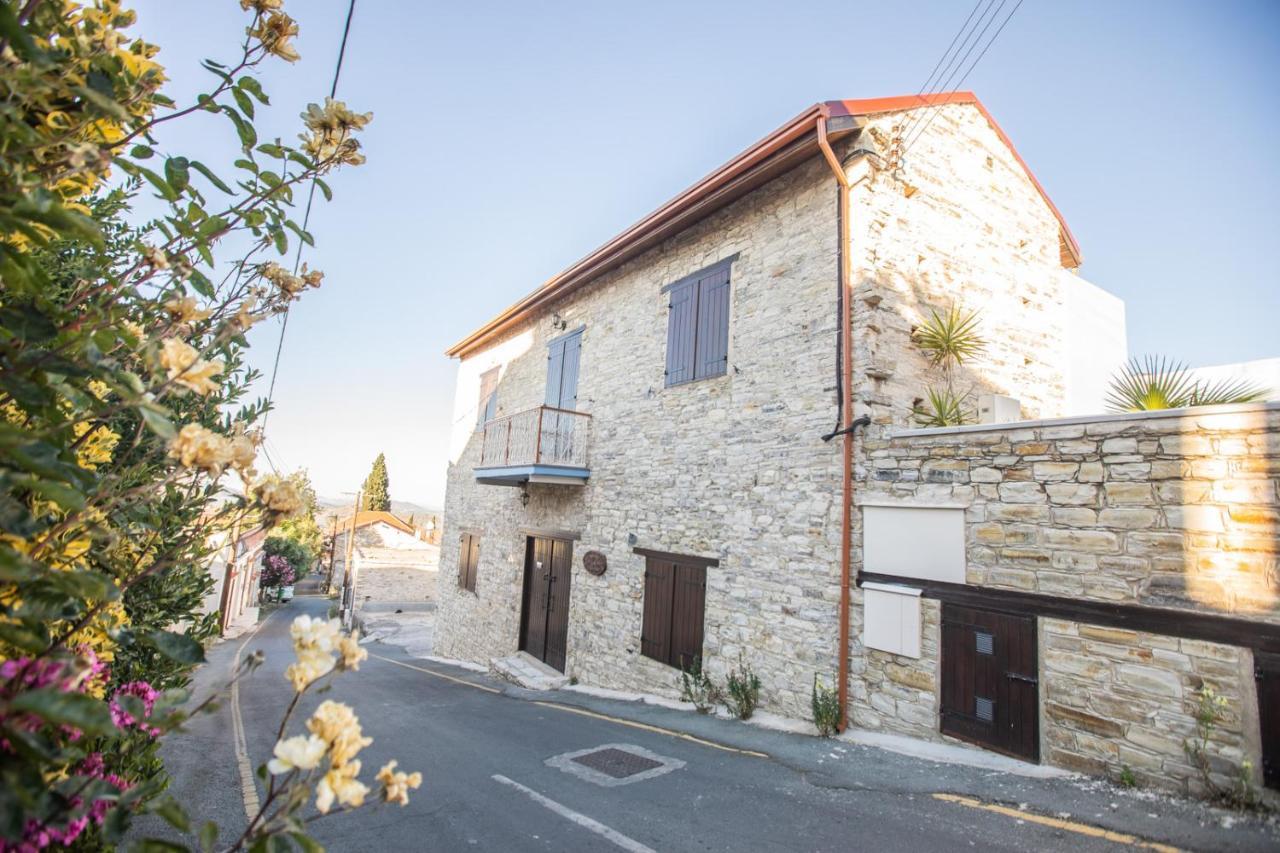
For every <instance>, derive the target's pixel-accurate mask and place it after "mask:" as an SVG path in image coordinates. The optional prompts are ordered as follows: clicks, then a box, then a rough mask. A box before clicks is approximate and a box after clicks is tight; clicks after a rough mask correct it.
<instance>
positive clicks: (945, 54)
mask: <svg viewBox="0 0 1280 853" xmlns="http://www.w3.org/2000/svg"><path fill="white" fill-rule="evenodd" d="M987 2H988V4H990V3H993V2H995V0H987ZM982 3H983V0H978V2H976V3H974V4H973V8H972V9H971V10H969V17H967V18H965V19H964V23H963V24H961V25H960V29H958V30H956V34H955V35H954V36H952V37H951V44H949V45H947V49H946V50H944V51H943V52H942V56H940V57H938V61H937V63H936V64H935V65H934V66H933V70H932V71H930V72H929V77H928V78H927V79H926V80H925V81H924V85H922V86H921V87H920V91H918V92H916V100H918V101H920V102H921V103H922V104H924V105H926V106H927V105H928V104H929V101H928V99H927V98H925V97H924V94H925V92H928V91H929V90H930V87H931V86H933V85H934V79H933V78H934V77H935V76H937V77H938V80H937V82H938V83H941V82H942V77H941V76H940V75H938V70H939V69H940V68H942V63H943V62H946V60H947V57H948V56H950V55H951V50H952V48H954V47H955V46H956V42H957V41H959V40H960V36H961V34H962V33H964V32H965V30H967V29H968V28H969V22H970V21H972V20H973V16H974V15H975V14H977V12H978V7H980V6H981V5H982ZM988 8H990V6H989V5H988ZM982 15H983V17H986V12H983V13H982ZM968 41H969V36H967V35H966V36H965V43H968ZM961 47H962V48H963V45H962V46H961ZM957 52H958V51H957ZM947 67H950V63H947ZM944 73H945V72H944ZM917 117H918V116H912V117H910V118H909V119H908V120H907V123H906V125H905V126H904V127H903V131H902V133H900V134H899V138H905V137H906V134H907V132H908V131H909V129H910V126H911V125H914V124H915V121H916V118H917Z"/></svg>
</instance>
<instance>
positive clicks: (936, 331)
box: [912, 305, 987, 373]
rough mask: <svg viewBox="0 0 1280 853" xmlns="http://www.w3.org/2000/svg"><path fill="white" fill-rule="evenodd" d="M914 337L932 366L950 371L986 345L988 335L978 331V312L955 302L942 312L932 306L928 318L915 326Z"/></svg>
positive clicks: (979, 351) (979, 352) (975, 354)
mask: <svg viewBox="0 0 1280 853" xmlns="http://www.w3.org/2000/svg"><path fill="white" fill-rule="evenodd" d="M912 338H913V339H914V340H915V342H916V346H918V347H920V349H921V350H922V351H923V352H924V354H925V357H926V358H927V359H929V363H930V364H931V365H933V366H934V367H937V368H941V369H942V370H943V371H945V372H948V373H949V372H950V371H951V370H952V369H953V368H954V367H955V366H956V365H959V364H963V363H964V362H965V361H968V360H970V359H972V358H974V357H975V356H977V355H979V354H981V353H982V351H983V350H985V349H986V348H987V340H986V338H984V337H982V335H980V334H978V312H977V311H962V310H961V309H960V308H959V307H958V306H955V305H952V306H951V307H950V308H949V309H947V311H946V312H944V313H942V314H939V313H938V311H937V309H934V308H930V309H929V319H928V320H925V321H924V322H923V323H921V324H920V325H919V326H918V327H916V330H915V332H914V333H913V335H912Z"/></svg>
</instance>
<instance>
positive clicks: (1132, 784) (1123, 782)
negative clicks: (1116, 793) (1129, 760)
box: [1116, 764, 1138, 788]
mask: <svg viewBox="0 0 1280 853" xmlns="http://www.w3.org/2000/svg"><path fill="white" fill-rule="evenodd" d="M1116 781H1117V782H1119V783H1120V787H1122V788H1136V787H1138V777H1137V776H1135V775H1133V768H1132V767H1130V766H1129V765H1128V764H1125V765H1124V766H1122V767H1121V768H1120V776H1119V778H1118V779H1116Z"/></svg>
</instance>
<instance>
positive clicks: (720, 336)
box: [666, 258, 733, 387]
mask: <svg viewBox="0 0 1280 853" xmlns="http://www.w3.org/2000/svg"><path fill="white" fill-rule="evenodd" d="M732 260H733V259H732V258H731V259H729V260H726V261H721V262H720V263H718V264H716V265H715V266H714V267H709V268H708V269H705V270H703V271H702V272H698V273H694V274H693V275H691V276H689V277H688V278H685V279H682V280H680V281H678V282H676V283H675V284H672V285H669V286H668V287H667V295H668V298H669V302H668V305H669V313H668V315H667V370H666V384H667V386H668V387H669V386H671V385H679V384H681V383H683V382H692V381H694V380H695V379H708V378H710V377H712V376H723V375H724V374H725V373H726V372H727V371H728V366H729V265H730V263H731V261H732Z"/></svg>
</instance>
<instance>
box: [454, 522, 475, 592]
mask: <svg viewBox="0 0 1280 853" xmlns="http://www.w3.org/2000/svg"><path fill="white" fill-rule="evenodd" d="M479 563H480V537H479V536H476V535H475V534H474V533H464V534H462V547H461V549H459V554H458V586H460V587H462V588H463V589H465V590H467V591H469V592H475V591H476V566H477V565H479Z"/></svg>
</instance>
